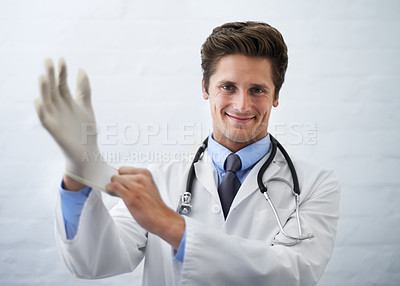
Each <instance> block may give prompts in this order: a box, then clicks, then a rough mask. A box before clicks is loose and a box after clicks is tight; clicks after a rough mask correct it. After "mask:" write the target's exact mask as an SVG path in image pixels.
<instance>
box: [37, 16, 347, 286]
mask: <svg viewBox="0 0 400 286" xmlns="http://www.w3.org/2000/svg"><path fill="white" fill-rule="evenodd" d="M201 55H202V68H203V81H202V85H203V97H204V99H206V100H208V101H209V103H210V108H211V115H212V121H213V133H212V134H211V136H210V137H209V139H208V147H207V149H206V151H205V153H204V155H203V156H202V158H201V159H200V160H199V161H198V162H196V163H195V164H194V167H193V168H194V173H195V179H194V182H193V187H192V190H191V191H192V194H193V200H192V202H191V203H192V205H193V209H192V211H191V212H190V213H188V214H187V215H180V214H178V213H176V212H175V211H174V209H176V202H177V201H178V199H179V197H180V196H181V195H182V194H183V193H184V192H185V188H186V181H187V177H188V173H189V169H190V162H189V163H182V162H171V163H168V164H163V165H153V166H150V167H149V168H148V169H139V168H132V167H122V168H120V169H119V170H118V174H117V173H116V171H115V170H113V169H112V168H110V167H109V166H108V165H107V164H106V163H104V162H102V161H99V160H96V158H94V157H93V156H91V155H90V154H93V153H95V152H97V151H98V147H97V138H96V136H92V137H90V138H88V142H85V143H86V144H82V143H81V130H82V124H88V123H92V124H93V123H94V122H95V119H94V113H93V109H92V107H91V103H90V87H89V81H88V79H87V76H86V74H85V73H84V72H83V71H81V72H80V73H79V75H78V88H77V95H76V98H75V99H72V97H71V95H70V92H69V90H68V87H67V84H66V68H65V63H64V62H63V61H60V65H59V76H58V81H56V80H55V76H54V68H53V66H52V63H51V62H50V61H48V62H47V64H46V70H47V74H46V76H42V78H41V91H42V98H41V99H38V100H37V101H36V107H37V111H38V114H39V117H40V119H41V122H42V124H43V125H44V127H45V128H46V129H47V130H48V131H49V132H50V133H51V135H52V136H53V137H54V139H55V140H56V142H57V143H58V144H59V145H60V147H61V148H62V150H63V152H64V154H65V157H66V172H65V175H64V179H63V183H62V188H61V190H60V194H61V195H60V197H61V200H60V203H59V207H58V211H57V236H58V242H59V248H60V250H61V253H62V256H63V258H64V261H65V263H66V265H67V266H68V268H69V269H70V271H71V272H72V273H73V274H74V275H76V276H78V277H82V278H101V277H107V276H111V275H116V274H120V273H125V272H129V271H132V270H133V269H135V267H136V266H137V265H138V264H139V263H140V262H141V260H142V259H143V258H145V265H144V273H143V284H144V285H191V286H192V285H257V286H258V285H314V284H315V283H316V282H317V281H318V280H319V278H320V277H321V275H322V273H323V271H324V269H325V266H326V264H327V263H328V260H329V258H330V256H331V253H332V249H333V244H334V238H335V234H336V226H337V220H338V208H339V207H338V205H339V190H340V187H339V184H338V182H337V181H336V179H335V178H334V177H333V176H332V174H331V172H328V171H324V170H320V169H318V168H316V167H314V166H311V165H309V164H307V163H304V162H301V161H297V160H294V167H295V169H296V171H297V174H298V178H299V185H300V190H301V194H300V204H299V215H300V216H301V224H300V226H301V227H300V228H301V231H302V232H303V233H313V238H312V236H311V235H309V236H308V238H310V239H304V240H301V241H300V240H297V239H289V238H287V237H286V236H285V235H284V233H283V231H282V230H281V229H280V228H279V226H278V224H277V223H276V220H275V218H274V213H273V211H272V209H271V208H270V206H269V205H268V203H267V202H266V201H265V200H264V198H263V196H262V194H261V193H260V192H259V187H258V185H257V174H258V172H259V170H260V168H261V166H262V165H263V164H264V163H265V162H266V161H267V159H268V158H269V155H270V153H271V152H272V151H271V150H272V145H273V144H271V142H272V137H271V136H270V135H269V134H268V131H267V127H268V121H269V117H270V114H271V110H272V107H277V106H278V103H279V90H280V88H281V86H282V83H283V81H284V75H285V72H286V68H287V61H288V57H287V48H286V45H285V43H284V40H283V38H282V36H281V34H280V33H279V32H278V31H277V30H276V29H275V28H273V27H271V26H269V25H268V24H265V23H255V22H244V23H241V22H237V23H227V24H225V25H222V26H220V27H217V28H215V29H214V30H213V32H212V34H211V35H210V36H209V37H208V38H207V40H206V41H205V43H204V45H203V46H202V51H201ZM88 154H89V155H88ZM85 156H86V157H85ZM87 156H89V157H88V158H87ZM83 157H85V158H86V159H85V160H82V158H83ZM262 182H263V183H264V184H266V185H267V186H268V194H269V196H270V197H271V201H272V202H273V203H274V204H275V206H276V209H277V213H278V215H279V217H280V221H281V222H282V224H283V227H284V231H285V232H286V233H287V234H289V235H291V236H296V235H298V234H299V231H298V228H299V226H298V223H297V222H298V221H297V218H298V215H296V212H295V209H296V204H295V200H294V196H293V193H292V188H293V183H292V182H294V178H293V179H292V177H291V173H290V171H289V166H288V163H287V160H285V158H284V156H283V155H282V153H281V151H278V152H277V153H276V155H275V157H274V158H273V160H272V162H271V164H270V166H269V167H268V168H267V170H266V171H265V173H264V174H263V175H262ZM86 185H89V186H91V187H93V188H91V187H88V186H86ZM98 189H105V190H106V191H107V192H108V193H109V194H112V195H115V196H118V197H120V198H121V199H122V200H121V202H120V203H119V204H118V205H117V206H116V207H114V208H113V209H112V210H111V211H108V210H107V209H106V207H105V206H104V204H103V202H102V199H101V196H100V193H99V190H98ZM311 238H312V239H311ZM289 245H293V246H289Z"/></svg>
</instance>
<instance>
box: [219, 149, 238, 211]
mask: <svg viewBox="0 0 400 286" xmlns="http://www.w3.org/2000/svg"><path fill="white" fill-rule="evenodd" d="M224 167H225V171H226V173H225V177H224V179H223V180H222V182H221V184H220V185H219V187H218V194H219V198H220V199H221V205H222V210H223V211H224V216H225V218H226V217H227V216H228V212H229V209H230V207H231V204H232V201H233V198H234V197H235V195H236V193H237V191H238V190H239V188H240V181H239V179H238V177H237V176H236V172H237V171H239V170H240V168H241V167H242V162H241V161H240V158H239V156H238V155H236V154H233V153H232V154H230V155H229V156H228V157H227V158H226V160H225V166H224Z"/></svg>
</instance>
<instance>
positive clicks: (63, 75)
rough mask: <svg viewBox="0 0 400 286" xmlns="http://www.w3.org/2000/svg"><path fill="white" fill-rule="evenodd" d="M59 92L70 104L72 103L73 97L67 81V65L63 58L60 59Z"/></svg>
mask: <svg viewBox="0 0 400 286" xmlns="http://www.w3.org/2000/svg"><path fill="white" fill-rule="evenodd" d="M58 92H59V94H60V97H61V98H63V99H64V100H65V101H66V102H67V103H68V104H70V103H71V101H72V97H71V92H70V91H69V87H68V83H67V65H66V64H65V60H64V59H63V58H61V59H60V60H59V61H58Z"/></svg>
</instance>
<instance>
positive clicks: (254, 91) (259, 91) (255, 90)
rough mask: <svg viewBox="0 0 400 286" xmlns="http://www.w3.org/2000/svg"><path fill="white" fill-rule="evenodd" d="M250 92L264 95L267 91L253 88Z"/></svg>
mask: <svg viewBox="0 0 400 286" xmlns="http://www.w3.org/2000/svg"><path fill="white" fill-rule="evenodd" d="M250 92H251V93H252V94H261V93H264V92H265V90H264V89H262V88H259V87H253V88H252V89H251V90H250Z"/></svg>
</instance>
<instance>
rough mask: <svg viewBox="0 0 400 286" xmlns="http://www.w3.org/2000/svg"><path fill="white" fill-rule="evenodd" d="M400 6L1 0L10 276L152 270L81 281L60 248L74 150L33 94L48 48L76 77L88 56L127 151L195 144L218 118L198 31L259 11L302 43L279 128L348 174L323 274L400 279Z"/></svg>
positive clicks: (0, 208)
mask: <svg viewBox="0 0 400 286" xmlns="http://www.w3.org/2000/svg"><path fill="white" fill-rule="evenodd" d="M399 11H400V2H399V1H395V0H393V1H389V0H381V1H361V0H359V1H351V0H340V1H338V0H330V1H316V0H311V1H278V0H274V1H254V0H247V1H236V0H235V1H219V0H212V1H211V0H202V1H183V0H173V1H162V0H157V1H128V0H125V1H123V0H119V1H106V0H101V1H99V0H96V1H95V0H91V1H87V0H84V1H75V0H74V1H62V2H61V1H51V0H48V1H15V0H12V1H7V0H0V152H1V153H0V154H1V164H0V168H1V169H0V170H1V173H0V174H1V185H0V229H1V236H0V284H1V285H59V286H61V285H140V280H141V277H140V275H141V274H140V269H139V271H135V272H134V273H131V274H125V275H122V276H119V277H114V278H107V279H103V280H97V281H84V280H78V279H76V278H74V277H72V276H71V275H70V274H69V273H68V272H67V270H66V268H65V266H64V264H63V261H62V259H61V258H60V257H59V255H58V252H57V248H56V243H55V239H54V206H55V201H56V198H57V189H58V186H59V184H60V180H61V176H62V172H63V157H62V154H61V152H60V150H59V149H58V146H57V145H56V144H55V143H54V142H53V140H52V139H51V137H50V136H49V135H48V134H47V132H46V131H45V130H44V129H43V128H42V127H41V125H40V123H39V120H38V118H37V115H36V112H35V109H34V105H33V101H34V98H36V97H38V96H39V88H38V77H39V75H40V74H41V73H43V71H44V68H43V62H44V59H45V58H47V57H50V58H52V59H54V60H55V61H57V60H58V58H59V57H64V58H65V59H66V61H67V65H68V69H69V75H70V77H69V82H70V86H71V90H74V89H75V78H76V74H77V70H78V68H79V67H82V68H84V69H85V70H86V71H87V72H88V74H89V77H90V80H91V85H92V90H93V105H94V108H95V112H96V116H97V119H98V122H99V128H100V135H99V136H100V137H101V138H100V139H99V141H100V143H101V149H102V150H104V152H106V153H105V156H108V160H109V161H110V162H111V163H112V164H113V165H115V166H118V165H124V164H133V165H139V166H142V165H143V166H144V165H146V164H148V163H151V162H154V161H159V160H164V161H168V160H171V159H172V158H180V159H187V158H188V157H190V154H192V152H193V151H194V150H195V149H197V147H198V145H199V143H200V141H201V138H202V137H205V136H206V135H207V133H208V130H209V128H210V114H209V107H208V102H206V101H204V100H203V99H202V94H201V88H200V87H201V85H200V83H201V69H200V46H201V45H202V43H203V41H204V40H205V38H206V37H207V36H208V35H209V34H210V33H211V30H212V28H214V27H215V26H218V25H220V24H222V23H224V22H228V21H238V20H240V21H243V20H257V21H264V22H268V23H270V24H271V25H273V26H274V27H276V28H278V29H279V30H280V31H281V32H282V34H283V35H284V37H285V40H286V42H287V45H288V48H289V69H288V72H287V76H286V82H285V83H284V85H283V88H282V90H281V94H280V105H279V107H278V108H276V109H274V111H273V114H272V118H271V124H270V132H271V133H272V134H276V135H277V137H278V139H280V140H281V141H282V142H283V143H284V144H285V146H286V148H287V150H288V151H289V152H290V153H291V154H292V156H296V157H300V158H303V159H306V160H309V161H311V162H314V163H316V164H319V165H321V166H324V167H326V168H330V169H333V170H334V171H335V173H336V175H337V176H338V177H339V179H340V181H341V184H342V189H343V191H342V199H341V219H340V223H339V228H338V235H337V242H336V247H335V250H334V253H333V256H332V260H331V261H330V263H329V264H328V267H327V269H326V272H325V274H324V276H323V277H322V279H321V281H320V283H319V285H321V286H329V285H332V286H333V285H335V286H336V285H364V286H366V285H399V283H400V260H399V255H400V243H399V240H400V230H399V220H400V208H399V207H398V205H399V204H400V196H399V191H400V190H399V187H400V176H399V171H400V151H399V147H398V142H399V139H400V135H399V127H398V125H399V123H400V115H399V112H398V111H399V108H400V94H399V91H398V90H399V88H398V84H399V76H400V55H399V51H400V37H399V30H400V18H399V14H398V12H399ZM105 199H106V202H107V203H108V204H109V205H112V204H113V203H115V202H114V201H113V200H110V199H109V198H108V197H106V198H105ZM265 267H268V265H265Z"/></svg>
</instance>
